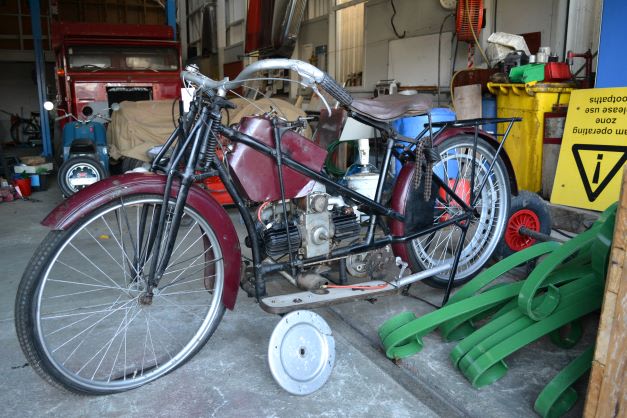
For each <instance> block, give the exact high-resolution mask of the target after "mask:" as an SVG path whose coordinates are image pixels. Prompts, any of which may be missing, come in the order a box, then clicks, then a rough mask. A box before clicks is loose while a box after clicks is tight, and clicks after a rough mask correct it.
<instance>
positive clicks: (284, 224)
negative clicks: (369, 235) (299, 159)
mask: <svg viewBox="0 0 627 418" xmlns="http://www.w3.org/2000/svg"><path fill="white" fill-rule="evenodd" d="M286 206H287V212H288V216H287V219H285V217H284V216H283V206H282V204H281V202H273V203H272V204H269V205H267V206H266V207H265V208H263V209H262V210H261V211H260V212H259V214H258V219H259V221H260V222H259V224H258V228H259V230H260V236H261V240H262V243H263V247H264V250H265V253H266V255H267V256H268V257H272V258H278V257H281V256H283V255H285V254H287V253H288V251H289V248H290V247H291V250H292V252H293V253H295V254H298V255H299V256H301V257H303V258H311V257H317V256H324V255H326V254H328V253H329V252H330V251H331V249H332V247H333V246H334V245H335V244H337V243H339V242H340V241H342V240H346V239H351V238H355V237H358V236H359V232H360V225H359V222H358V219H357V216H356V215H355V212H354V211H353V209H352V208H351V207H350V206H347V205H345V204H344V201H343V199H342V198H340V197H333V196H331V195H329V194H327V193H326V192H325V191H324V188H323V187H321V186H318V187H317V190H316V191H314V192H312V193H310V194H309V195H307V196H305V197H302V198H297V199H293V200H291V201H287V202H286Z"/></svg>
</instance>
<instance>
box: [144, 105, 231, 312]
mask: <svg viewBox="0 0 627 418" xmlns="http://www.w3.org/2000/svg"><path fill="white" fill-rule="evenodd" d="M220 118H221V115H220V109H219V108H218V107H217V106H211V107H208V106H205V107H203V108H202V110H201V111H200V115H199V116H198V121H197V122H196V123H195V124H194V126H193V128H192V129H191V131H190V132H189V134H188V135H187V136H186V137H185V135H183V134H180V138H179V141H180V142H179V145H178V146H177V147H176V148H175V151H174V154H173V155H172V158H171V160H170V161H169V163H168V165H167V169H166V172H167V175H168V177H167V180H166V184H165V190H164V192H163V201H162V205H161V210H160V211H159V212H158V215H157V216H154V217H153V219H152V225H151V227H150V231H156V232H155V233H151V236H149V239H148V243H147V246H146V248H145V249H144V250H143V251H142V253H145V254H152V257H151V258H150V261H151V263H150V269H149V271H148V274H147V276H146V289H145V292H144V294H143V295H142V296H141V298H140V302H141V303H143V304H150V303H151V302H152V298H153V295H154V289H155V288H158V286H159V282H160V280H161V278H162V277H163V275H164V273H165V270H166V268H167V266H168V263H169V261H170V257H171V256H172V252H173V250H174V245H175V243H176V238H177V234H178V229H179V227H180V225H181V219H182V218H183V212H184V209H185V203H186V201H187V196H188V194H189V189H190V187H192V185H193V184H194V182H195V181H196V180H197V176H196V175H195V172H196V170H197V168H199V164H200V165H204V164H205V163H206V162H207V161H212V160H213V156H214V155H215V148H216V145H217V137H216V135H215V132H214V131H213V129H212V127H213V126H214V124H216V123H217V124H219V123H220ZM180 132H182V130H181V131H180ZM169 142H170V141H169ZM172 142H174V141H172ZM166 146H167V145H166ZM170 146H171V144H170ZM164 151H165V150H164ZM160 154H161V153H160ZM185 156H188V158H187V160H186V161H184V157H185ZM199 156H200V157H199ZM200 160H202V161H200ZM181 164H185V166H184V168H183V169H182V170H181V169H179V167H180V165H181ZM200 168H203V169H206V168H207V167H200ZM176 179H178V190H175V189H174V187H173V186H174V183H175V181H176ZM173 190H174V192H175V193H176V196H175V202H174V207H173V208H172V209H170V207H171V205H170V199H171V195H172V193H173ZM144 221H145V220H144ZM140 228H141V229H142V230H144V229H145V225H144V224H142V225H140ZM140 258H143V259H144V260H145V259H146V258H147V257H145V256H142V257H140ZM137 271H139V270H137Z"/></svg>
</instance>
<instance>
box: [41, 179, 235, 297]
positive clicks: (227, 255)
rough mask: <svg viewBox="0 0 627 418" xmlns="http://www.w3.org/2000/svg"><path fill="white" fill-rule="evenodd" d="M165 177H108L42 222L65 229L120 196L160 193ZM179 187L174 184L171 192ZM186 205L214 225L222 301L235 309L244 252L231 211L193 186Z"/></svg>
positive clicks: (71, 199)
mask: <svg viewBox="0 0 627 418" xmlns="http://www.w3.org/2000/svg"><path fill="white" fill-rule="evenodd" d="M165 181H166V177H165V176H163V175H159V174H153V173H130V174H124V175H121V176H114V177H109V178H106V179H104V180H102V181H99V182H98V183H94V184H93V185H91V186H89V187H88V188H86V189H83V190H81V191H79V192H78V193H76V194H74V195H73V196H72V197H70V198H69V199H67V200H66V201H64V202H63V203H61V204H60V205H59V206H57V207H56V208H54V209H53V210H52V212H50V213H49V214H48V216H46V217H45V218H44V220H43V221H42V225H45V226H48V227H50V228H52V229H55V230H65V229H68V228H70V227H71V226H72V225H74V224H75V223H76V222H77V221H78V220H79V219H81V218H82V217H84V216H86V215H88V214H89V213H91V212H92V211H94V210H95V209H97V208H99V207H101V206H102V205H105V204H107V203H109V202H112V201H114V200H116V199H119V198H120V197H124V196H130V195H135V194H143V193H148V194H161V195H163V191H164V188H165ZM176 191H177V187H173V190H172V195H173V196H174V195H175V194H176ZM187 204H188V205H189V206H191V207H192V208H193V209H194V210H196V211H197V212H198V213H199V214H200V215H201V216H202V217H203V218H205V219H206V220H207V222H208V223H209V224H210V225H211V227H212V228H213V230H214V232H215V234H216V237H217V238H218V240H219V241H220V248H221V250H222V257H223V259H224V294H223V297H222V300H223V302H224V305H225V306H226V307H227V308H228V309H233V307H234V306H235V299H236V298H237V291H238V288H239V280H240V267H241V251H240V245H239V239H238V237H237V233H236V232H235V227H234V226H233V222H232V221H231V218H230V217H229V215H228V213H226V211H225V210H224V208H222V206H220V204H219V203H218V202H216V200H215V199H214V198H213V197H211V195H209V193H207V192H205V191H204V190H202V189H201V188H200V187H197V186H192V187H191V189H190V191H189V195H188V197H187Z"/></svg>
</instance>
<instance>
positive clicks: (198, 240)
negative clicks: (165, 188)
mask: <svg viewBox="0 0 627 418" xmlns="http://www.w3.org/2000/svg"><path fill="white" fill-rule="evenodd" d="M173 207H174V203H173V202H170V204H169V205H168V208H167V211H168V213H167V214H166V216H165V217H166V224H165V230H166V231H167V230H168V229H169V226H170V218H171V211H172V210H173ZM162 210H163V208H162V198H161V197H160V196H150V195H136V196H132V197H126V198H124V200H122V199H120V200H118V201H116V202H115V203H112V204H108V205H106V206H105V207H103V208H102V209H99V210H97V211H95V213H93V214H91V215H89V216H87V217H85V218H83V220H81V221H80V222H79V223H78V224H77V225H75V226H74V227H73V228H72V229H71V230H69V231H64V232H58V231H55V232H52V233H51V234H50V235H49V236H48V237H47V238H46V240H45V241H44V242H43V243H42V245H41V246H40V248H39V249H38V250H37V252H36V253H35V255H34V260H33V262H31V267H30V268H29V269H28V270H27V271H26V273H25V274H24V277H23V279H22V283H21V284H20V289H19V290H18V297H17V303H16V328H17V333H18V337H19V340H20V344H21V346H22V349H23V350H24V352H25V354H26V356H27V358H28V360H29V362H30V364H31V365H33V367H34V369H35V370H36V371H37V372H38V373H39V374H40V375H41V376H42V377H44V379H45V380H47V381H48V382H50V383H52V384H55V385H57V386H62V387H64V388H66V389H70V390H73V391H76V392H81V393H90V394H105V393H112V392H119V391H123V390H128V389H132V388H135V387H137V386H140V385H142V384H145V383H147V382H150V381H152V380H154V379H156V378H158V377H160V376H162V375H164V374H166V373H168V372H169V371H171V370H174V369H175V368H176V367H178V366H180V365H181V364H183V363H184V362H185V361H186V360H188V359H189V358H191V357H192V356H193V355H194V354H195V353H196V352H197V351H198V350H199V349H200V348H202V346H203V345H204V344H205V343H206V341H207V340H208V339H209V337H210V336H211V334H212V333H213V331H214V330H215V329H216V327H217V325H218V323H219V322H220V320H221V318H222V315H223V313H224V306H223V304H222V290H223V286H224V264H223V263H224V262H223V259H222V252H221V249H220V245H219V242H218V239H217V237H216V235H215V234H214V232H213V230H212V228H211V226H210V225H209V224H208V223H207V221H206V220H205V219H203V218H202V217H201V216H200V215H199V214H198V213H197V212H195V211H194V210H193V209H192V208H190V207H186V208H185V211H184V215H183V218H182V221H181V226H180V228H179V231H178V234H177V239H176V242H175V245H174V251H173V253H172V256H171V258H170V262H169V264H168V266H167V268H166V270H165V274H164V276H163V278H162V279H161V281H160V282H159V285H158V287H157V288H156V289H154V295H153V297H152V300H151V301H150V302H149V303H147V302H146V299H145V298H144V296H145V294H146V282H147V278H148V272H149V271H150V266H151V264H152V261H153V259H154V257H160V256H161V254H155V253H154V250H155V248H156V247H155V245H156V244H155V234H156V228H157V225H156V223H155V222H153V220H156V219H158V218H159V215H160V214H161V211H162ZM162 247H163V246H162Z"/></svg>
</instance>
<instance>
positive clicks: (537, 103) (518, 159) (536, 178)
mask: <svg viewBox="0 0 627 418" xmlns="http://www.w3.org/2000/svg"><path fill="white" fill-rule="evenodd" d="M488 89H489V90H490V92H491V93H492V94H494V95H495V96H496V115H497V117H499V118H511V117H521V118H522V122H518V123H515V124H514V126H513V128H512V131H511V132H510V134H509V136H508V138H507V142H505V150H506V151H507V154H508V155H509V158H510V159H511V161H512V165H513V166H514V172H515V173H516V180H517V181H518V189H519V190H529V191H530V192H534V193H539V192H540V190H541V189H542V139H543V137H544V114H545V113H546V112H551V111H553V109H554V106H560V105H561V106H564V105H567V104H568V102H569V101H570V92H571V91H572V90H573V85H572V84H570V83H542V82H535V81H534V82H530V83H527V84H504V83H488ZM497 126H498V128H497V129H498V131H497V132H498V133H499V134H503V133H504V132H505V129H506V128H507V124H506V123H500V124H498V125H497Z"/></svg>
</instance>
